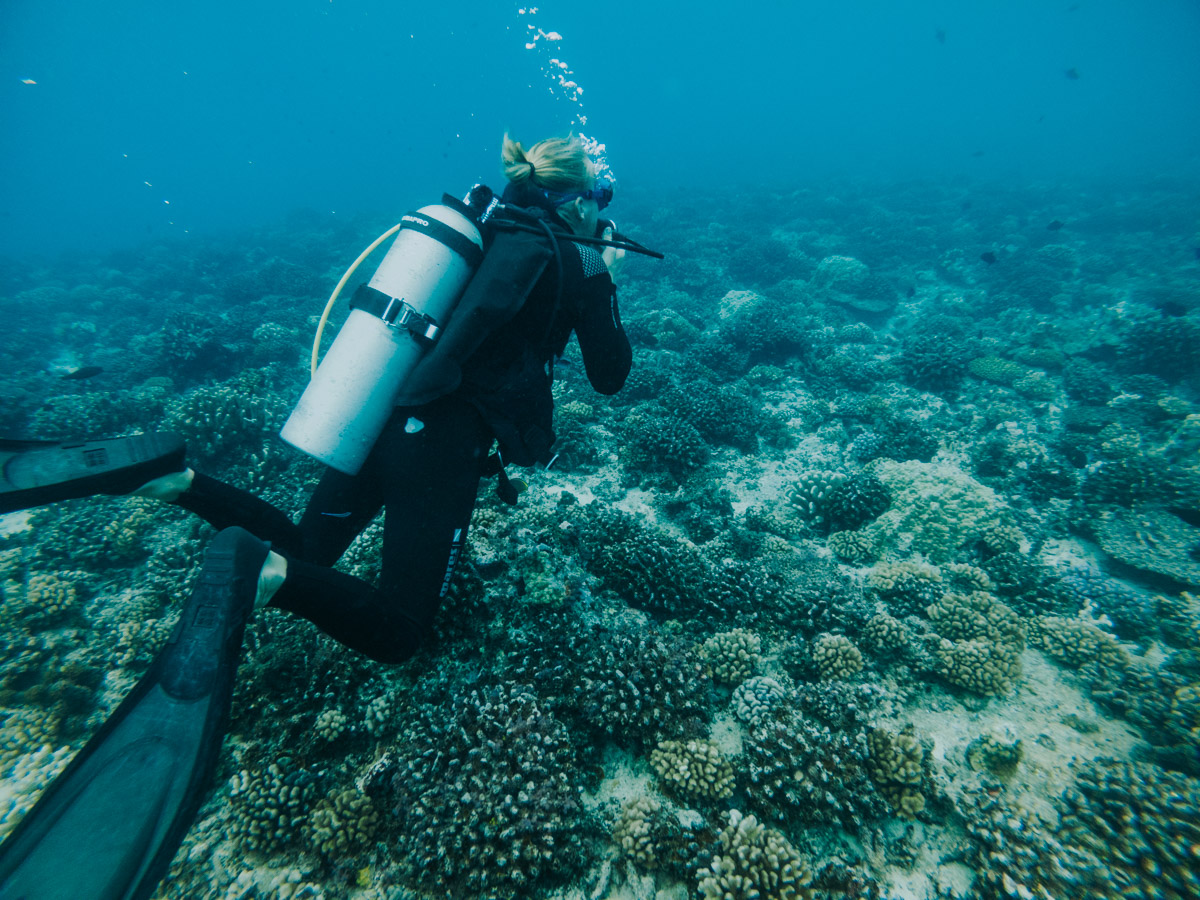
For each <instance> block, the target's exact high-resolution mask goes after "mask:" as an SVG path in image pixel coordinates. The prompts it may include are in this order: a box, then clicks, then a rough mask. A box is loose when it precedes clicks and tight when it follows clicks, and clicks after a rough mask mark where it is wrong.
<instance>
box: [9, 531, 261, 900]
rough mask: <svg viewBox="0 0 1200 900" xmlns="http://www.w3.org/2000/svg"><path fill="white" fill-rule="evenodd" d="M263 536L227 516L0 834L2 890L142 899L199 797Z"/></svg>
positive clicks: (223, 717)
mask: <svg viewBox="0 0 1200 900" xmlns="http://www.w3.org/2000/svg"><path fill="white" fill-rule="evenodd" d="M268 549H269V547H268V545H267V544H265V543H263V542H262V541H259V540H258V539H257V538H255V537H254V536H253V535H251V534H250V532H248V531H245V530H244V529H241V528H227V529H225V530H224V531H222V532H221V533H220V534H218V535H217V536H216V537H215V538H214V539H213V541H212V543H211V544H210V545H209V548H208V552H207V554H206V556H205V561H204V568H203V569H202V570H201V573H200V576H199V579H198V582H197V584H196V586H195V588H194V589H193V591H192V594H191V597H190V598H189V599H188V601H187V602H186V604H185V605H184V608H183V612H182V613H181V615H180V621H179V625H178V626H177V628H176V630H175V632H174V634H173V635H172V636H171V639H170V641H169V642H168V643H167V646H166V647H164V648H163V650H162V651H161V652H160V653H159V655H158V657H157V658H156V659H155V660H154V662H153V663H152V664H151V666H150V670H149V671H148V672H147V673H146V675H145V676H144V677H143V678H142V680H141V681H139V682H138V684H137V686H136V687H135V688H134V689H133V690H132V691H131V692H130V694H129V696H128V697H126V698H125V700H124V701H122V703H121V705H120V706H118V707H117V710H116V711H115V712H114V713H113V714H112V716H110V717H109V719H108V721H107V722H105V723H104V725H103V726H101V728H100V730H99V732H97V734H96V735H95V736H94V737H93V738H92V739H91V740H90V741H88V743H87V744H86V745H85V746H84V748H83V749H82V750H81V751H79V753H78V754H77V755H76V756H75V758H74V759H73V760H72V761H71V763H70V764H69V765H68V766H67V768H66V769H65V770H64V771H63V773H62V774H61V775H60V776H59V777H58V778H57V779H55V781H54V782H52V783H51V785H50V786H49V787H48V788H47V789H46V791H45V793H44V794H43V795H42V796H41V798H40V799H39V800H38V802H37V803H36V804H35V805H34V807H33V808H32V809H31V810H30V811H29V813H28V814H27V815H26V816H25V818H24V819H23V820H22V821H21V822H20V823H19V824H18V825H17V827H16V828H15V829H14V830H13V832H12V833H11V834H10V835H9V836H8V838H7V839H5V841H4V842H3V843H0V900H144V898H148V897H150V896H151V895H152V894H153V892H154V889H155V887H156V886H157V884H158V882H159V879H160V878H162V876H163V874H164V873H165V872H166V870H167V867H168V866H169V865H170V863H171V859H172V857H174V855H175V852H176V850H178V849H179V845H180V843H181V842H182V841H183V838H184V835H185V834H187V831H188V829H189V828H190V827H191V825H192V820H193V819H194V818H195V816H196V812H197V811H198V810H199V808H200V804H201V801H202V800H203V798H204V793H205V791H206V790H207V788H208V785H209V781H210V779H211V777H212V774H213V770H214V768H215V767H216V763H217V759H218V756H219V751H220V748H221V741H222V739H223V737H224V736H225V732H226V730H227V728H228V722H229V707H230V699H231V697H232V695H233V685H234V673H235V672H236V670H237V664H238V659H239V656H240V653H241V647H242V635H243V633H244V631H245V627H246V621H247V619H248V618H249V616H250V613H251V612H252V611H253V608H254V599H255V594H256V592H257V588H258V576H259V572H260V571H261V569H262V565H263V562H264V561H265V559H266V556H267V552H268Z"/></svg>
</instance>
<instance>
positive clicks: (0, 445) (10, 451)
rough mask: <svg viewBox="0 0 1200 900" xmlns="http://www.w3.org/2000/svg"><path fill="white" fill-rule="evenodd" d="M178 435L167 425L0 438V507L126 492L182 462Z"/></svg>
mask: <svg viewBox="0 0 1200 900" xmlns="http://www.w3.org/2000/svg"><path fill="white" fill-rule="evenodd" d="M185 452H186V446H185V444H184V441H183V438H181V437H180V436H179V435H177V434H173V433H171V432H169V431H165V432H160V433H149V434H135V435H132V436H130V437H123V438H101V439H98V440H91V441H69V442H66V443H59V442H56V441H17V440H11V439H8V438H0V513H6V512H12V511H14V510H18V509H30V508H31V507H34V506H41V505H43V504H45V503H54V502H56V501H58V500H70V499H73V498H75V497H89V496H91V495H92V494H128V493H129V492H130V491H136V490H137V489H138V488H139V487H141V486H142V485H143V484H145V483H146V482H147V481H152V480H153V479H155V478H158V477H159V476H161V475H169V474H170V473H171V472H179V471H182V470H183V468H184V465H183V459H184V453H185Z"/></svg>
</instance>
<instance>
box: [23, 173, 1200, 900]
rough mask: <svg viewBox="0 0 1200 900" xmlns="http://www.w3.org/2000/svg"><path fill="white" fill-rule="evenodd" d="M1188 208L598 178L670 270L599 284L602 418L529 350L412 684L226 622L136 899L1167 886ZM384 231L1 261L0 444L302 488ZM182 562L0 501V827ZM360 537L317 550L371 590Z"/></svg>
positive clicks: (1167, 185) (109, 688) (1181, 700)
mask: <svg viewBox="0 0 1200 900" xmlns="http://www.w3.org/2000/svg"><path fill="white" fill-rule="evenodd" d="M1194 196H1195V185H1194V184H1188V183H1186V182H1178V181H1172V180H1169V179H1159V180H1156V181H1150V182H1144V183H1137V184H1126V185H1104V184H1096V183H1089V184H1079V185H1074V186H1072V185H1045V184H1039V185H1028V186H1012V185H999V184H975V183H969V182H965V181H964V182H961V183H956V184H950V185H947V184H939V183H936V182H922V183H914V184H905V185H880V184H869V183H863V182H854V181H839V182H829V183H822V184H815V185H803V186H797V188H796V189H795V190H788V191H778V190H776V191H765V190H747V191H731V192H728V193H725V194H722V193H715V194H714V195H713V196H712V197H710V198H707V202H701V201H700V200H698V199H695V198H689V197H682V196H679V195H675V194H670V195H655V194H652V193H648V192H644V191H638V190H636V189H631V190H630V191H629V192H628V196H627V197H622V198H621V200H620V201H619V203H618V207H622V208H616V207H614V210H613V212H614V213H618V212H619V213H620V220H621V222H622V224H623V225H626V227H628V228H629V231H630V234H631V235H633V236H634V237H636V238H637V239H638V240H641V241H643V242H644V243H646V244H648V245H651V246H654V247H656V248H658V249H661V250H663V251H664V252H666V253H667V254H668V259H667V260H666V261H665V262H662V263H655V262H653V261H649V260H630V261H629V263H628V265H627V266H626V268H625V270H624V271H623V272H622V273H621V277H620V289H621V292H620V298H621V311H622V317H623V320H624V322H625V324H626V326H627V328H628V330H629V333H630V336H631V340H632V342H633V345H634V352H635V363H634V365H635V371H634V374H633V376H631V379H630V382H629V384H628V385H627V386H626V389H625V390H624V391H623V392H622V393H620V394H618V395H616V396H615V397H612V398H605V397H601V396H599V395H597V394H595V393H594V392H592V391H591V390H590V389H589V387H588V385H587V382H586V377H585V373H584V371H583V366H582V363H581V360H580V357H579V354H578V350H577V348H575V347H574V346H572V347H571V348H570V349H569V350H568V353H567V355H566V358H565V359H564V360H563V362H562V363H561V364H560V365H559V366H558V367H557V380H556V384H555V395H556V399H557V401H558V406H559V419H558V423H559V435H560V444H559V446H558V448H557V449H559V450H560V455H559V457H558V458H557V459H556V461H555V463H554V465H553V466H552V467H551V468H550V469H548V470H545V471H533V472H529V473H526V477H527V480H528V482H529V490H528V491H527V492H526V493H525V494H523V495H522V498H521V503H520V506H519V508H518V509H517V510H515V511H514V510H509V509H508V508H506V507H504V505H503V504H501V503H499V501H498V500H497V499H496V498H495V496H494V493H493V491H492V484H493V482H491V481H485V482H483V484H482V485H481V494H480V497H481V499H480V505H479V507H478V509H477V510H476V514H475V518H474V519H473V522H472V530H471V547H470V552H469V553H468V555H467V557H466V559H465V560H464V563H463V565H462V566H461V567H460V571H459V574H458V576H457V577H456V581H455V585H454V588H453V590H452V591H451V596H450V597H449V598H448V601H447V604H446V607H445V609H444V610H443V612H442V614H441V615H440V616H439V619H438V621H437V623H435V626H434V629H433V634H432V635H431V636H430V639H429V640H428V641H427V643H426V645H425V646H424V647H423V649H422V650H421V651H420V652H419V653H418V655H417V656H416V657H415V658H414V659H412V660H410V661H408V662H406V663H403V664H400V665H398V666H391V667H389V666H384V665H381V664H375V663H372V662H370V661H369V660H365V659H364V658H362V657H359V656H356V655H355V654H353V653H352V652H350V651H348V650H346V649H344V648H341V647H339V646H338V645H336V644H335V643H334V642H332V641H331V640H329V639H327V638H325V637H323V636H321V635H319V634H318V633H316V632H315V629H313V628H312V627H311V626H309V625H308V624H307V623H303V622H300V621H298V620H294V619H291V618H289V617H288V616H286V615H285V614H283V613H280V612H278V611H275V610H269V611H266V612H265V613H263V614H262V615H261V616H260V617H259V619H258V620H257V621H256V622H254V623H253V624H252V625H251V627H250V629H249V632H248V637H247V654H246V659H245V661H244V662H243V664H242V668H241V670H240V684H239V688H238V691H237V694H236V696H235V701H234V713H233V720H232V727H231V733H230V735H229V737H228V738H227V740H226V745H225V749H224V751H223V755H222V760H221V764H220V769H219V771H218V776H217V778H216V781H215V784H214V787H213V790H212V792H211V794H210V796H209V798H208V800H207V801H206V803H205V805H204V807H203V809H202V812H201V815H200V817H199V819H198V821H197V823H196V825H195V826H194V828H193V829H192V831H191V833H190V834H189V835H188V838H187V839H186V841H185V843H184V845H183V848H182V849H181V851H180V853H179V855H178V857H177V858H176V860H175V863H174V864H173V866H172V870H171V874H170V876H169V878H168V880H167V881H166V882H164V885H163V887H162V888H161V889H160V892H159V896H161V897H197V898H199V897H212V898H243V897H263V898H274V897H280V898H284V897H328V898H342V897H354V898H388V900H391V898H408V897H422V896H428V897H443V896H453V897H492V896H498V897H505V896H519V897H525V896H544V897H561V898H564V900H565V898H593V900H599V898H630V900H632V898H638V900H642V898H645V900H667V898H684V897H693V896H701V897H707V896H725V895H726V894H723V893H721V892H722V891H729V892H730V893H729V894H727V895H728V896H733V897H749V896H761V897H763V898H773V897H790V896H797V895H798V894H795V893H793V891H794V890H795V891H799V890H805V891H811V892H813V894H812V895H813V896H817V897H835V896H839V897H840V896H851V897H890V898H905V900H926V898H937V897H955V898H992V897H1053V898H1056V900H1060V898H1067V897H1117V896H1134V897H1167V898H1175V897H1189V896H1200V894H1197V893H1196V890H1197V887H1196V885H1197V880H1196V876H1195V874H1194V873H1195V871H1196V870H1197V869H1200V831H1198V826H1197V824H1196V823H1197V815H1200V782H1198V781H1197V780H1196V779H1197V777H1198V776H1200V601H1198V600H1197V598H1196V597H1194V596H1193V595H1192V593H1190V592H1191V591H1195V590H1197V588H1200V457H1198V455H1197V454H1198V448H1200V414H1198V412H1197V411H1198V410H1200V406H1197V401H1198V400H1200V395H1198V393H1197V388H1198V387H1200V353H1197V352H1196V349H1195V348H1196V340H1197V339H1198V338H1200V312H1198V308H1200V294H1198V282H1197V278H1198V276H1200V262H1198V256H1200V250H1198V249H1197V247H1198V246H1200V222H1198V221H1197V218H1196V213H1195V207H1194V204H1193V203H1190V202H1189V201H1190V199H1191V198H1193V197H1194ZM627 223H628V224H627ZM634 223H636V225H635V224H634ZM387 224H389V223H388V222H386V221H385V219H384V218H380V219H378V220H366V219H363V220H359V221H355V222H349V223H339V224H338V225H337V226H334V225H331V224H329V223H328V222H324V221H320V220H316V219H314V218H312V217H305V216H297V217H294V218H292V219H290V220H289V221H287V222H285V223H281V224H280V225H279V226H278V227H276V228H273V229H263V230H260V231H257V232H253V233H249V234H241V235H238V236H236V237H235V238H231V239H228V240H221V241H217V240H211V239H209V240H206V241H194V242H192V243H190V244H180V245H166V244H162V245H150V246H147V247H144V248H141V249H139V250H138V251H137V252H135V253H122V254H111V255H108V256H105V257H98V258H95V259H80V258H75V259H71V260H62V261H59V262H45V263H39V264H36V265H31V264H27V263H19V262H8V263H5V264H4V265H3V267H0V314H2V315H3V317H4V320H5V321H6V322H18V323H20V324H19V325H18V326H17V327H16V328H15V329H13V330H6V332H5V335H4V337H3V338H2V339H0V363H3V367H2V371H3V373H4V375H3V377H4V381H5V396H6V398H7V402H6V403H5V405H4V406H3V407H2V408H0V409H2V410H3V411H2V413H0V431H2V432H4V433H6V434H10V435H29V436H35V437H42V438H55V439H60V438H67V437H70V436H78V435H99V434H121V433H131V432H136V431H141V430H153V429H173V430H177V431H180V432H181V433H183V434H184V436H185V437H186V438H187V439H188V441H189V448H190V450H189V452H190V457H189V460H190V461H191V462H192V464H193V465H195V466H196V468H197V469H199V470H201V471H205V472H207V473H209V474H212V475H214V476H217V477H221V478H224V479H226V480H228V481H230V482H232V483H234V484H237V485H239V486H242V487H246V488H248V489H251V490H254V491H256V492H258V493H260V494H261V495H263V496H265V497H266V498H268V499H270V500H272V501H273V502H275V503H276V504H277V505H279V506H280V507H281V508H282V509H284V510H286V511H288V512H289V513H293V514H298V513H299V511H300V510H301V509H302V508H303V503H304V498H305V496H306V493H307V490H308V489H309V487H310V486H311V485H312V483H314V481H315V478H316V477H317V476H318V475H319V469H318V467H317V466H316V465H315V464H314V463H312V462H310V461H308V460H306V459H305V458H303V457H302V456H301V455H300V454H298V453H296V452H295V451H293V450H291V449H290V448H287V447H286V446H284V445H283V444H282V443H281V442H280V441H279V439H278V437H277V436H276V435H277V431H278V428H279V425H280V424H281V422H282V420H283V418H284V417H286V414H287V411H288V409H289V408H290V405H291V404H292V403H293V402H294V400H295V398H296V397H297V396H298V393H299V391H300V389H301V388H302V386H303V383H304V379H305V377H306V366H307V357H308V350H307V348H308V342H309V341H310V340H311V336H312V331H313V325H314V320H315V315H316V314H317V313H318V312H319V309H320V304H321V302H322V299H323V294H324V292H326V291H327V290H328V289H329V287H330V286H331V285H332V284H333V283H334V282H335V281H336V278H337V276H338V275H339V274H340V271H341V268H342V267H343V266H344V265H346V264H347V263H348V262H349V261H350V260H351V259H353V257H354V255H355V254H356V252H357V250H358V249H359V248H360V247H361V246H365V245H366V244H367V243H368V242H369V240H370V239H371V238H372V237H374V236H375V234H376V233H378V232H379V231H382V230H383V228H384V227H386V225H387ZM983 254H992V257H991V258H992V259H993V260H994V261H993V262H989V261H988V260H986V259H984V258H983ZM83 365H95V366H100V367H101V368H102V369H103V372H102V373H100V374H99V375H96V376H95V377H93V378H90V379H87V380H80V381H72V380H62V379H61V378H60V377H59V376H61V375H62V374H64V373H66V372H68V371H71V369H72V368H74V367H78V366H83ZM211 534H212V530H211V529H210V528H208V527H207V526H202V525H200V524H198V523H197V522H195V521H194V520H192V519H191V518H189V517H188V516H186V515H185V514H183V513H182V512H181V511H179V510H176V509H168V508H164V507H162V506H160V505H156V504H155V503H153V502H151V501H142V500H126V499H115V498H95V499H85V500H78V501H71V502H69V503H63V504H59V505H56V506H54V507H50V508H46V509H43V510H37V511H32V512H22V513H15V514H11V515H8V516H4V517H2V518H0V580H2V582H3V591H4V602H3V606H2V607H0V622H2V625H3V631H2V632H0V727H2V728H3V731H2V732H0V767H2V769H3V771H2V772H0V832H7V831H8V830H10V829H11V828H12V827H13V826H14V825H15V823H16V822H17V821H18V820H19V818H20V816H21V814H22V812H23V811H24V810H25V809H27V808H28V806H29V805H30V803H31V802H32V801H33V800H34V799H35V798H36V796H37V793H38V791H39V790H40V789H41V788H42V787H43V786H44V785H45V784H46V783H48V781H49V780H50V779H51V778H52V777H53V775H54V773H55V772H56V771H58V770H60V768H61V767H62V766H63V765H64V764H65V762H66V761H67V760H68V759H69V758H70V755H71V754H72V753H73V752H74V751H75V750H76V749H78V748H79V747H81V746H82V745H83V743H84V742H85V741H86V739H87V736H88V735H89V733H91V732H92V731H93V730H94V729H95V728H96V727H97V726H98V725H99V723H100V722H102V721H103V719H104V717H105V716H106V714H107V713H108V712H109V711H111V710H112V709H113V708H114V707H115V706H116V704H117V703H118V702H119V700H120V698H121V697H122V696H123V694H124V692H125V691H126V690H127V689H128V688H129V687H130V686H131V685H132V684H133V683H134V681H135V680H136V678H137V677H138V675H139V674H140V673H141V672H142V671H143V670H144V669H145V667H146V666H147V665H148V663H149V661H150V659H152V657H153V655H154V653H155V651H156V649H157V648H158V647H159V646H161V644H162V641H163V640H165V638H166V636H167V634H169V630H170V627H171V625H172V623H173V621H174V617H175V615H176V614H177V612H176V611H177V609H178V605H179V602H180V599H181V597H182V596H184V595H185V594H186V591H187V589H188V585H189V584H190V582H191V579H192V578H194V577H195V573H196V571H197V567H198V565H199V562H200V559H201V557H202V552H203V546H204V542H205V540H206V539H207V538H208V537H209V536H211ZM380 540H381V529H380V527H379V526H378V525H376V526H373V527H372V529H370V530H368V532H366V533H365V534H364V535H363V537H362V538H360V540H359V541H358V542H357V543H356V544H355V545H354V546H353V547H352V548H351V550H350V551H349V553H348V554H347V556H346V557H344V558H343V561H342V562H341V563H340V564H339V566H340V567H342V568H344V569H345V570H346V571H350V572H352V573H354V574H358V575H360V576H362V577H367V578H374V577H375V576H376V575H377V560H378V549H379V548H378V544H379V541H380ZM751 688H753V690H751ZM752 695H753V700H752ZM731 810H736V811H737V812H738V813H740V814H742V815H745V816H754V817H755V818H756V819H757V820H758V821H759V822H760V823H761V824H762V825H764V826H766V827H767V830H766V831H764V832H761V833H759V836H758V838H756V839H752V838H751V837H748V836H747V835H746V834H744V833H743V834H741V837H738V836H737V835H734V834H733V832H732V830H727V831H725V832H724V833H722V830H723V829H726V826H727V825H729V823H730V821H731V820H730V811H731ZM506 825H507V826H509V828H508V830H506V827H505V826H506ZM526 826H528V827H526ZM614 829H615V830H616V838H614V836H613V835H614ZM739 840H746V841H749V842H750V844H751V845H753V847H756V848H758V849H759V850H762V849H763V848H769V852H766V857H765V861H764V860H760V859H759V857H758V856H755V855H754V854H753V853H750V852H749V851H746V852H745V853H743V857H742V859H751V860H752V861H751V862H749V863H737V862H736V859H737V858H738V857H737V853H738V851H737V849H736V848H737V846H738V845H737V841H739ZM755 840H757V841H758V843H754V841H755ZM764 841H765V842H766V843H763V842H764ZM743 849H744V848H743ZM535 858H536V861H535ZM501 860H502V862H501ZM753 860H758V861H753ZM739 866H742V868H739ZM517 870H520V874H519V875H518V876H517V878H516V879H515V880H514V879H512V878H510V877H508V876H507V875H505V874H504V873H505V872H506V871H507V872H513V871H517ZM734 870H736V872H734ZM731 873H733V874H731ZM735 874H736V875H737V878H740V879H741V880H740V881H738V880H737V879H735V878H734V875H735ZM722 878H724V879H727V880H726V881H725V882H722V881H721V879H722ZM729 879H733V880H729ZM735 882H736V883H737V884H740V885H741V887H740V888H739V887H734V886H733V885H734V883H735ZM718 883H720V888H719V889H718ZM753 890H758V891H759V892H760V893H759V894H757V895H755V894H753V893H751V891H753ZM739 891H740V892H739Z"/></svg>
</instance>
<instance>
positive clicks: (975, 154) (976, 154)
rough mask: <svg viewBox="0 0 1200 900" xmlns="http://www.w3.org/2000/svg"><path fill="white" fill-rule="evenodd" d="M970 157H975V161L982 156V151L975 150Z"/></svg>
mask: <svg viewBox="0 0 1200 900" xmlns="http://www.w3.org/2000/svg"><path fill="white" fill-rule="evenodd" d="M971 155H972V156H973V157H975V158H976V159H979V157H981V156H983V151H982V150H976V151H975V152H974V153H972V154H971Z"/></svg>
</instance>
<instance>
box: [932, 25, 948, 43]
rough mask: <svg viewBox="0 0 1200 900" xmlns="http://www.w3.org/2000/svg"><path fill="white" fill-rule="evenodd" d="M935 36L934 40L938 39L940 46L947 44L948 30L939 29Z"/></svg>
mask: <svg viewBox="0 0 1200 900" xmlns="http://www.w3.org/2000/svg"><path fill="white" fill-rule="evenodd" d="M933 36H934V38H936V39H937V42H938V43H939V44H944V43H946V29H945V28H939V29H938V30H937V31H935V32H934V33H933Z"/></svg>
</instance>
